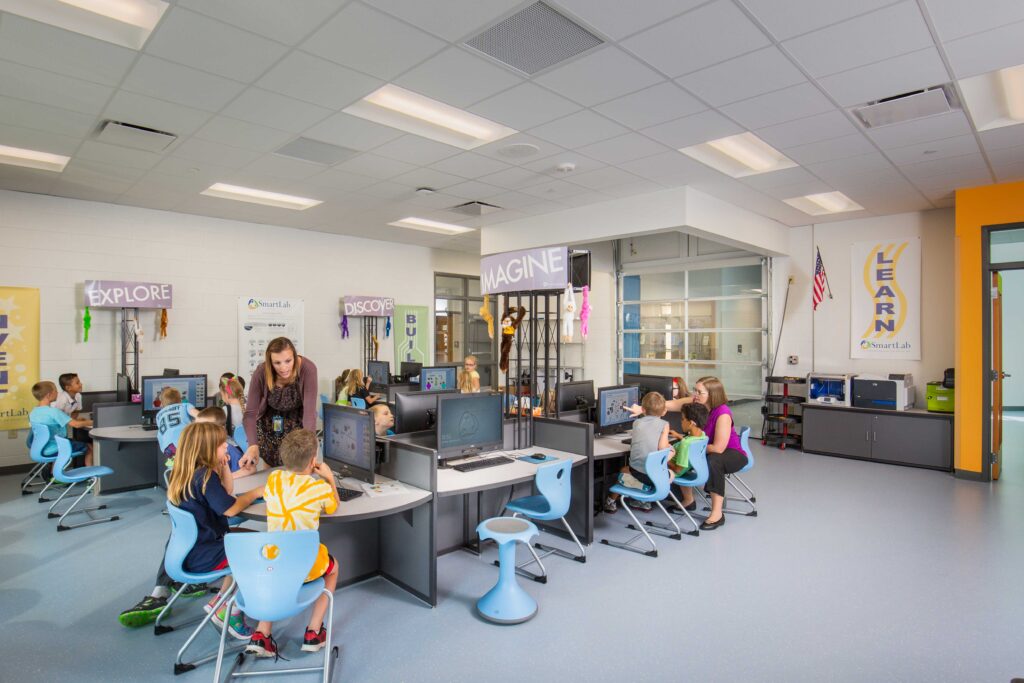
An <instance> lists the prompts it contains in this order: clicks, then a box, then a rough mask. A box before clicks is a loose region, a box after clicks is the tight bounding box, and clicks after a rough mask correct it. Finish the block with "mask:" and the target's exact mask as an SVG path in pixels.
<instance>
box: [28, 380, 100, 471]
mask: <svg viewBox="0 0 1024 683" xmlns="http://www.w3.org/2000/svg"><path fill="white" fill-rule="evenodd" d="M32 396H34V397H35V399H36V400H37V401H39V405H38V406H37V407H35V408H33V409H32V412H30V413H29V414H28V421H29V424H34V425H35V424H38V425H44V426H45V427H46V428H47V429H49V430H50V441H49V442H48V443H47V444H46V445H45V446H43V451H42V453H43V455H46V456H50V455H54V454H55V453H56V452H57V442H56V441H54V440H53V437H55V436H67V434H68V425H71V426H72V427H75V428H80V427H92V420H81V419H76V418H72V417H71V416H69V415H68V414H67V413H65V412H64V411H62V410H59V409H58V408H55V407H54V406H53V403H54V401H56V400H57V385H55V384H54V383H53V382H36V383H35V384H33V385H32ZM71 451H72V452H73V453H74V452H81V451H85V466H86V467H89V466H91V465H92V444H89V443H85V442H84V441H72V442H71Z"/></svg>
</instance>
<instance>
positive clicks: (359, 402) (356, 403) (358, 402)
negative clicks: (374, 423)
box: [348, 396, 366, 410]
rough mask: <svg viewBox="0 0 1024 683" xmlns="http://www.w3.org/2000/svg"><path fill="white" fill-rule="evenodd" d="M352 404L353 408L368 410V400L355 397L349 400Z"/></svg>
mask: <svg viewBox="0 0 1024 683" xmlns="http://www.w3.org/2000/svg"><path fill="white" fill-rule="evenodd" d="M348 402H349V403H351V404H352V407H353V408H359V409H360V410H366V399H363V398H359V397H358V396H353V397H351V398H350V399H349V400H348Z"/></svg>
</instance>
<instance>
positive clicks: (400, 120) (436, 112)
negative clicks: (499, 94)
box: [342, 84, 519, 149]
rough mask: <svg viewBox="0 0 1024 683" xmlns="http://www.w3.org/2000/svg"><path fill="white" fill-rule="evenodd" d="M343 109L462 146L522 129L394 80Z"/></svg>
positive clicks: (484, 142)
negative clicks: (502, 123) (436, 98)
mask: <svg viewBox="0 0 1024 683" xmlns="http://www.w3.org/2000/svg"><path fill="white" fill-rule="evenodd" d="M342 111H344V112H345V113H346V114H352V115H353V116H358V117H360V118H363V119H367V120H368V121H373V122H374V123H380V124H383V125H385V126H390V127H392V128H397V129H398V130H404V131H405V132H406V133H412V134H413V135H419V136H421V137H425V138H430V139H431V140H437V141H438V142H443V143H445V144H446V145H452V146H454V147H459V148H461V149H473V148H475V147H479V146H480V145H486V144H487V143H489V142H494V141H495V140H501V139H502V138H505V137H508V136H509V135H512V134H513V133H518V132H519V131H517V130H515V129H512V128H509V127H508V126H503V125H501V124H500V123H495V122H494V121H490V120H488V119H485V118H483V117H482V116H477V115H476V114H470V113H469V112H467V111H463V110H461V109H458V108H456V107H453V106H451V105H448V104H445V103H444V102H438V101H437V100H433V99H430V98H429V97H425V96H423V95H420V94H419V93H414V92H412V91H410V90H406V89H404V88H399V87H398V86H396V85H391V84H388V85H385V86H384V87H382V88H380V89H379V90H376V91H374V92H372V93H370V94H369V95H367V96H366V97H364V98H363V99H361V100H359V101H358V102H356V103H355V104H353V105H351V106H349V107H346V108H345V109H343V110H342Z"/></svg>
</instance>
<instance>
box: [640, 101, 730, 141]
mask: <svg viewBox="0 0 1024 683" xmlns="http://www.w3.org/2000/svg"><path fill="white" fill-rule="evenodd" d="M641 132H642V133H643V134H644V135H646V136H647V137H649V138H654V139H655V140H657V141H658V142H660V143H663V144H666V145H668V146H669V147H671V148H672V149H680V148H682V147H689V146H690V145H696V144H700V143H701V142H707V141H708V140H717V139H718V138H723V137H726V136H728V135H736V134H738V133H742V132H743V128H741V127H740V126H738V125H737V124H735V123H733V122H732V121H730V120H729V119H727V118H725V117H724V116H722V115H721V114H719V113H718V112H717V111H712V110H708V111H703V112H700V113H699V114H693V115H691V116H686V117H683V118H681V119H676V120H675V121H669V122H668V123H662V124H660V125H657V126H653V127H651V128H645V129H643V130H642V131H641Z"/></svg>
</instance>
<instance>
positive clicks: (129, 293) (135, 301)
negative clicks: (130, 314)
mask: <svg viewBox="0 0 1024 683" xmlns="http://www.w3.org/2000/svg"><path fill="white" fill-rule="evenodd" d="M172 294H173V287H172V286H171V285H165V284H160V283H158V282H121V281H119V280H86V282H85V305H86V306H89V307H91V308H172V305H171V304H172V303H173V302H172Z"/></svg>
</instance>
